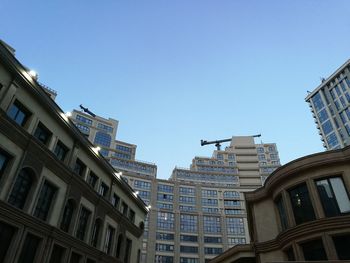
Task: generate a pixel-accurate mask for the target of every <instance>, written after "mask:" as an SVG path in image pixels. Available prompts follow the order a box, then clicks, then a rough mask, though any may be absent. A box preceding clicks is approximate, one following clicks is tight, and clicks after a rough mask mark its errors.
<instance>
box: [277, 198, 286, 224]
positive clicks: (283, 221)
mask: <svg viewBox="0 0 350 263" xmlns="http://www.w3.org/2000/svg"><path fill="white" fill-rule="evenodd" d="M275 203H276V206H277V210H278V214H279V217H280V222H281V228H282V231H283V230H285V229H287V227H288V221H287V215H286V211H285V209H284V203H283V199H282V197H281V196H280V197H279V198H278V199H277V200H276V201H275Z"/></svg>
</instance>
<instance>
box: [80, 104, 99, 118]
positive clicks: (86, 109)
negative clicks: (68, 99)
mask: <svg viewBox="0 0 350 263" xmlns="http://www.w3.org/2000/svg"><path fill="white" fill-rule="evenodd" d="M79 107H80V109H82V110H83V111H84V112H86V113H87V114H89V115H91V116H92V117H94V118H95V117H96V114H94V113H93V112H91V111H89V109H88V108H85V107H84V106H83V104H80V105H79Z"/></svg>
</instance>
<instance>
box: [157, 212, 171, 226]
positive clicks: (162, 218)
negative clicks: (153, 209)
mask: <svg viewBox="0 0 350 263" xmlns="http://www.w3.org/2000/svg"><path fill="white" fill-rule="evenodd" d="M174 221H175V218H174V214H173V213H168V212H158V215H157V228H158V229H165V230H173V229H174Z"/></svg>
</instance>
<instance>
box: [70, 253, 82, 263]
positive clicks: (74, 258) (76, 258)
mask: <svg viewBox="0 0 350 263" xmlns="http://www.w3.org/2000/svg"><path fill="white" fill-rule="evenodd" d="M81 259H82V256H81V255H79V254H77V253H75V252H72V254H71V256H70V261H69V263H81Z"/></svg>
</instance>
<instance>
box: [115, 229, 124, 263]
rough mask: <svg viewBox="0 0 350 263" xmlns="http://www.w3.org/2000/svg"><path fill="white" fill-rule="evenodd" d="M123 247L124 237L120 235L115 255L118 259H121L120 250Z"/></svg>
mask: <svg viewBox="0 0 350 263" xmlns="http://www.w3.org/2000/svg"><path fill="white" fill-rule="evenodd" d="M122 245H123V235H121V234H120V235H119V236H118V243H117V249H116V253H115V256H116V257H117V258H120V250H121V248H122Z"/></svg>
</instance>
